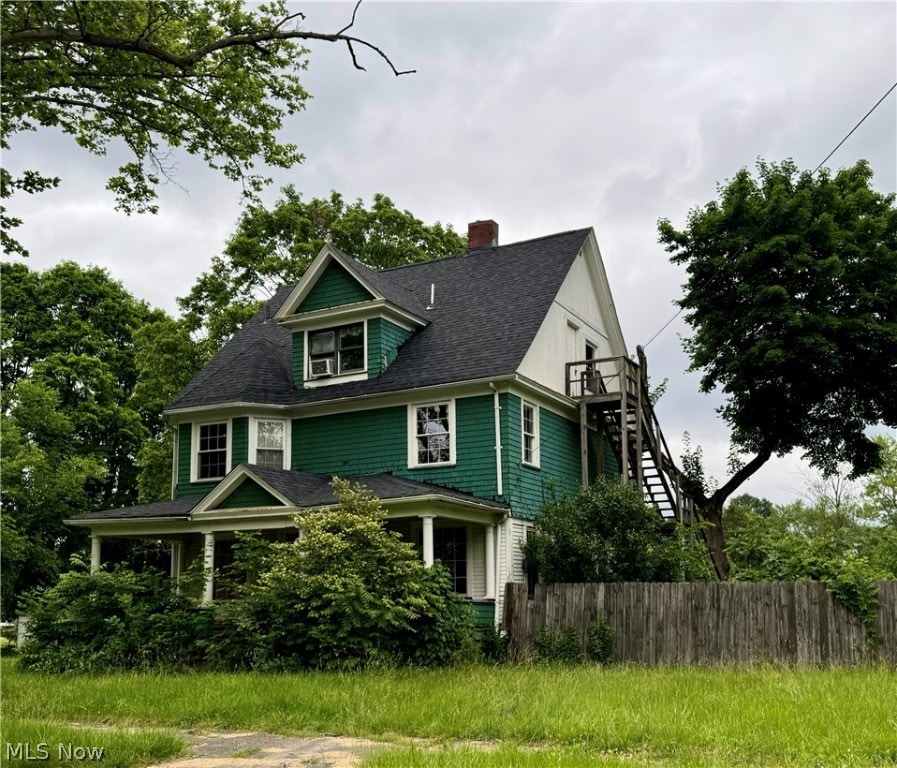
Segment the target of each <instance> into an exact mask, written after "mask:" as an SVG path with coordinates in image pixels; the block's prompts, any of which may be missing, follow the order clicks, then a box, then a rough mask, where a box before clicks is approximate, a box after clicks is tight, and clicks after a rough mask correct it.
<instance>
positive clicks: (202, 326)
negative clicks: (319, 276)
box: [179, 186, 467, 349]
mask: <svg viewBox="0 0 897 768" xmlns="http://www.w3.org/2000/svg"><path fill="white" fill-rule="evenodd" d="M328 242H329V243H332V244H333V245H335V246H336V247H337V248H340V249H341V250H343V251H345V252H346V253H349V254H351V255H352V256H354V257H355V258H357V259H360V260H361V261H363V262H364V263H366V264H368V265H369V266H371V267H375V268H381V269H382V268H389V267H397V266H401V265H403V264H411V263H413V262H417V261H426V260H428V259H435V258H440V257H442V256H450V255H453V254H457V253H461V252H463V251H464V250H465V249H466V248H467V243H466V241H465V239H464V238H463V237H461V236H460V235H458V234H457V233H456V232H455V231H454V230H453V229H452V228H451V226H443V225H442V224H440V223H439V222H436V223H435V224H424V223H423V222H422V221H421V220H420V219H418V218H417V217H415V216H414V215H413V214H412V213H411V212H410V211H403V210H399V209H398V208H396V206H395V204H394V203H393V202H392V200H390V199H389V198H388V197H387V196H386V195H383V194H375V195H374V197H373V200H372V201H371V205H370V207H366V206H365V204H364V202H363V201H362V200H360V199H358V200H355V202H353V203H347V202H346V201H345V199H344V198H343V196H342V195H341V194H340V193H338V192H331V194H330V197H329V198H312V199H311V200H309V201H307V202H306V201H304V200H303V199H302V195H301V194H300V193H299V192H297V191H296V189H295V188H294V187H292V186H287V187H284V188H283V189H282V190H281V197H280V199H279V200H278V201H277V202H276V203H275V204H274V206H273V207H272V208H266V207H264V206H261V205H251V206H249V207H248V208H247V209H246V211H245V212H244V213H243V215H242V216H241V217H240V220H239V222H238V223H237V228H236V231H235V232H234V234H233V236H232V237H231V239H230V240H229V241H228V243H227V245H226V246H225V248H224V253H223V254H222V255H221V256H216V257H215V258H213V259H212V266H211V269H209V270H208V271H207V272H204V273H203V274H202V275H200V277H199V279H198V280H197V282H196V284H195V285H194V286H193V289H192V290H191V291H190V293H189V294H188V295H187V296H186V297H184V298H182V299H179V304H180V306H181V309H182V310H183V311H184V319H185V321H186V322H187V324H188V326H189V327H190V328H191V330H194V331H200V332H202V333H203V334H204V335H205V336H206V338H207V339H208V340H209V342H210V346H211V347H212V348H213V349H218V348H220V347H221V345H222V344H223V343H224V342H225V341H227V339H228V338H230V336H231V335H232V334H233V333H234V331H235V330H236V329H237V328H239V327H240V326H241V325H242V324H243V323H244V322H245V321H246V320H247V319H248V318H249V317H250V316H251V315H252V314H253V313H254V312H255V311H256V309H257V308H258V306H259V302H260V299H261V297H265V296H270V295H271V294H272V293H273V291H274V290H275V289H276V288H277V287H279V286H281V285H285V284H288V283H295V282H296V281H297V280H299V278H300V277H302V275H303V274H304V273H305V270H306V269H308V267H309V265H310V264H311V262H312V261H313V260H314V258H315V256H316V255H317V254H318V251H320V250H321V248H322V247H323V245H324V243H328Z"/></svg>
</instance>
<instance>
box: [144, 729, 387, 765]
mask: <svg viewBox="0 0 897 768" xmlns="http://www.w3.org/2000/svg"><path fill="white" fill-rule="evenodd" d="M178 735H179V736H181V737H182V738H183V739H184V740H185V741H187V742H188V743H189V744H190V745H191V746H190V754H189V755H187V756H185V757H181V758H177V759H175V760H170V761H166V762H164V763H158V764H157V765H158V766H159V768H163V767H164V768H306V766H317V767H319V768H356V766H358V765H360V763H361V761H362V760H363V759H364V758H365V757H367V756H369V755H371V754H372V753H373V752H374V751H376V750H377V749H382V748H384V747H386V746H389V745H387V744H383V743H381V742H376V741H369V740H367V739H353V738H350V737H348V736H319V737H314V738H297V737H294V736H275V735H273V734H270V733H255V732H249V731H244V732H240V733H179V734H178Z"/></svg>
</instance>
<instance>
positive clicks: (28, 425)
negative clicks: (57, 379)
mask: <svg viewBox="0 0 897 768" xmlns="http://www.w3.org/2000/svg"><path fill="white" fill-rule="evenodd" d="M4 400H5V402H4V409H5V413H4V414H3V419H2V420H0V433H2V445H3V483H2V485H0V503H2V507H3V515H2V525H3V558H2V569H0V570H2V589H3V592H2V605H0V609H2V613H3V616H4V617H7V616H14V615H15V613H16V608H17V605H16V602H17V599H18V597H19V596H20V595H21V594H23V592H24V591H26V590H27V589H30V588H32V587H35V586H41V585H48V584H51V583H52V582H53V581H54V580H55V579H56V577H57V576H58V575H59V573H60V571H61V570H63V567H64V565H65V563H66V562H67V560H68V557H69V555H71V554H72V553H73V552H75V551H76V550H77V549H78V548H79V547H80V546H82V545H83V544H84V535H83V533H81V532H79V531H74V530H72V529H70V528H68V527H67V526H66V525H65V524H64V520H66V519H67V518H69V517H71V516H72V515H74V514H78V513H79V512H87V511H88V510H89V509H90V508H91V497H90V494H89V490H88V489H90V488H91V487H93V486H95V485H96V484H98V483H101V482H102V481H103V479H104V475H105V467H104V466H103V464H102V462H101V461H99V460H98V459H97V458H96V457H95V456H90V455H87V456H84V455H79V454H78V453H76V452H72V451H70V449H69V446H70V445H71V444H72V441H73V440H74V436H75V425H74V423H73V422H72V420H71V419H70V418H69V416H68V415H67V414H66V413H65V412H63V411H62V410H61V409H60V397H59V394H58V393H57V392H56V391H55V390H53V389H50V388H49V387H47V386H45V385H44V384H40V383H37V382H32V381H29V380H23V381H20V382H19V383H18V384H16V386H15V387H13V388H12V389H11V390H8V391H7V393H6V397H5V398H4Z"/></svg>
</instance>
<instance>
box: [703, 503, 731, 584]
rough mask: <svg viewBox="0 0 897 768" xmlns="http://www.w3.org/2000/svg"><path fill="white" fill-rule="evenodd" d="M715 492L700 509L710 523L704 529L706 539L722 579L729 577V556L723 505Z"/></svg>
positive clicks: (711, 557) (719, 577)
mask: <svg viewBox="0 0 897 768" xmlns="http://www.w3.org/2000/svg"><path fill="white" fill-rule="evenodd" d="M714 500H715V494H714V496H711V497H710V498H709V499H707V503H706V505H702V506H701V509H700V514H701V519H702V520H704V522H706V523H709V524H710V525H709V526H707V527H706V528H705V529H704V541H705V542H706V543H707V552H708V553H709V554H710V560H711V562H712V563H713V569H714V570H715V571H716V576H717V578H718V579H719V580H720V581H727V580H728V579H729V571H730V570H731V567H730V565H729V556H728V555H727V554H726V536H725V532H724V530H723V505H722V502H719V503H715V502H714Z"/></svg>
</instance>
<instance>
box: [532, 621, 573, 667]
mask: <svg viewBox="0 0 897 768" xmlns="http://www.w3.org/2000/svg"><path fill="white" fill-rule="evenodd" d="M535 643H536V652H537V654H538V658H539V661H544V662H550V663H556V664H581V663H582V661H583V653H582V646H581V645H580V642H579V638H578V637H577V636H576V630H574V629H573V628H572V627H564V628H563V629H560V630H553V629H549V628H548V627H542V629H540V630H539V632H538V633H537V634H536V637H535Z"/></svg>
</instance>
